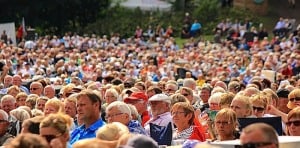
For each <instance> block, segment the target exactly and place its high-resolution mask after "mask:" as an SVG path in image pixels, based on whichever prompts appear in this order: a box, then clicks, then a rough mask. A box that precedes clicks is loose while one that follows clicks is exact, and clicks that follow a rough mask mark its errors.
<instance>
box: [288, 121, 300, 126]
mask: <svg viewBox="0 0 300 148" xmlns="http://www.w3.org/2000/svg"><path fill="white" fill-rule="evenodd" d="M285 124H286V125H287V126H291V125H292V124H294V126H300V120H296V121H289V122H287V123H285Z"/></svg>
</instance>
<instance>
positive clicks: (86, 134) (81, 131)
mask: <svg viewBox="0 0 300 148" xmlns="http://www.w3.org/2000/svg"><path fill="white" fill-rule="evenodd" d="M103 125H105V122H103V121H102V119H99V120H97V121H96V122H95V123H94V124H92V125H91V126H90V127H89V128H85V125H82V126H80V127H78V128H76V129H75V130H74V131H73V132H72V133H71V140H70V144H71V145H73V144H74V143H75V142H77V141H78V140H81V139H87V138H95V137H96V131H97V130H98V129H99V128H100V127H102V126H103Z"/></svg>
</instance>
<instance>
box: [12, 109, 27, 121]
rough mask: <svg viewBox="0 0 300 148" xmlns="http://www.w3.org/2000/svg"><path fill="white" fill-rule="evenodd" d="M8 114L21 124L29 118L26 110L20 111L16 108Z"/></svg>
mask: <svg viewBox="0 0 300 148" xmlns="http://www.w3.org/2000/svg"><path fill="white" fill-rule="evenodd" d="M9 114H10V115H11V116H13V117H15V118H16V119H17V120H19V121H20V122H23V121H24V120H26V119H29V118H30V115H29V113H28V112H27V111H26V110H24V109H20V108H17V109H14V110H12V111H10V112H9Z"/></svg>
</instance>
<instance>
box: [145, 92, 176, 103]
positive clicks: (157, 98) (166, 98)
mask: <svg viewBox="0 0 300 148" xmlns="http://www.w3.org/2000/svg"><path fill="white" fill-rule="evenodd" d="M148 101H149V102H150V101H164V102H167V103H170V104H171V98H170V97H169V96H167V95H165V94H156V95H154V96H152V97H151V98H150V99H149V100H148Z"/></svg>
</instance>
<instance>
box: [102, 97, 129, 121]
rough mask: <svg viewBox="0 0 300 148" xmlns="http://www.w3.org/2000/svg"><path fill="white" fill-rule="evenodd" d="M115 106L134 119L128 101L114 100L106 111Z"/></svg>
mask: <svg viewBox="0 0 300 148" xmlns="http://www.w3.org/2000/svg"><path fill="white" fill-rule="evenodd" d="M113 107H116V108H117V109H118V110H119V111H120V112H121V113H124V114H127V115H128V116H129V119H130V120H131V119H132V116H131V111H130V108H129V107H128V105H127V104H126V103H124V102H121V101H115V102H112V103H111V104H109V105H108V106H107V107H106V110H105V111H106V112H108V111H109V110H111V109H112V108H113Z"/></svg>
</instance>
